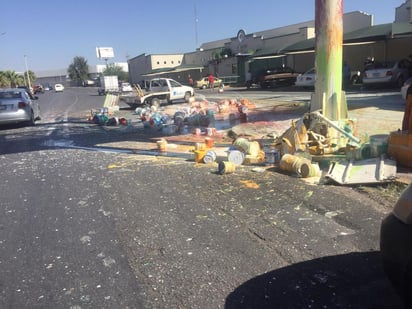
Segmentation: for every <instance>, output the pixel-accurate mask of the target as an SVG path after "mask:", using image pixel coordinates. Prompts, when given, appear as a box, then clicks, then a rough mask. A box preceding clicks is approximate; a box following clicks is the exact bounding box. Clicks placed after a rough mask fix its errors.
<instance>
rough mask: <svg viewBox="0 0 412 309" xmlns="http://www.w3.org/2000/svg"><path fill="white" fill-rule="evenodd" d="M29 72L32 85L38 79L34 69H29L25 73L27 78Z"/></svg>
mask: <svg viewBox="0 0 412 309" xmlns="http://www.w3.org/2000/svg"><path fill="white" fill-rule="evenodd" d="M27 72H29V78H30V85H32V84H33V82H34V81H35V80H36V75H35V74H34V72H33V71H31V70H29V71H26V72H24V73H23V74H24V77H25V78H27Z"/></svg>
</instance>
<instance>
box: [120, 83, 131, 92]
mask: <svg viewBox="0 0 412 309" xmlns="http://www.w3.org/2000/svg"><path fill="white" fill-rule="evenodd" d="M120 91H121V92H130V91H133V88H132V86H131V85H130V83H121V84H120Z"/></svg>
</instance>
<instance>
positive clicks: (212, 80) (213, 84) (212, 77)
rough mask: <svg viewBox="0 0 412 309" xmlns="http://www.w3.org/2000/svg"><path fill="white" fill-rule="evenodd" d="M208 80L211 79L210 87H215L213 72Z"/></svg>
mask: <svg viewBox="0 0 412 309" xmlns="http://www.w3.org/2000/svg"><path fill="white" fill-rule="evenodd" d="M208 80H209V88H212V90H213V88H214V87H215V78H214V76H213V75H212V74H209V76H208Z"/></svg>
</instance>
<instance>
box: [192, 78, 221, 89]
mask: <svg viewBox="0 0 412 309" xmlns="http://www.w3.org/2000/svg"><path fill="white" fill-rule="evenodd" d="M214 78H215V79H214V81H215V82H214V87H220V86H221V85H222V80H221V79H220V78H218V77H216V76H215V77H214ZM195 88H199V89H206V88H209V78H208V77H207V76H206V77H202V78H201V79H200V80H197V81H195Z"/></svg>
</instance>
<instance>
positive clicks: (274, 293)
mask: <svg viewBox="0 0 412 309" xmlns="http://www.w3.org/2000/svg"><path fill="white" fill-rule="evenodd" d="M225 308H226V309H235V308H236V309H239V308H374V309H376V308H393V309H394V308H395V309H396V308H402V303H401V301H400V299H399V298H398V296H397V295H396V294H395V292H394V290H393V289H392V287H391V285H390V283H389V281H388V280H387V279H386V277H385V275H384V273H383V268H382V265H381V257H380V253H379V252H376V251H375V252H363V253H349V254H343V255H338V256H330V257H323V258H318V259H314V260H310V261H306V262H301V263H297V264H294V265H291V266H287V267H284V268H281V269H277V270H273V271H271V272H268V273H265V274H263V275H260V276H258V277H255V278H252V279H250V280H249V281H247V282H245V283H243V284H242V285H240V286H239V287H237V288H236V289H235V290H234V291H233V292H232V293H230V294H229V295H228V296H227V298H226V304H225Z"/></svg>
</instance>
